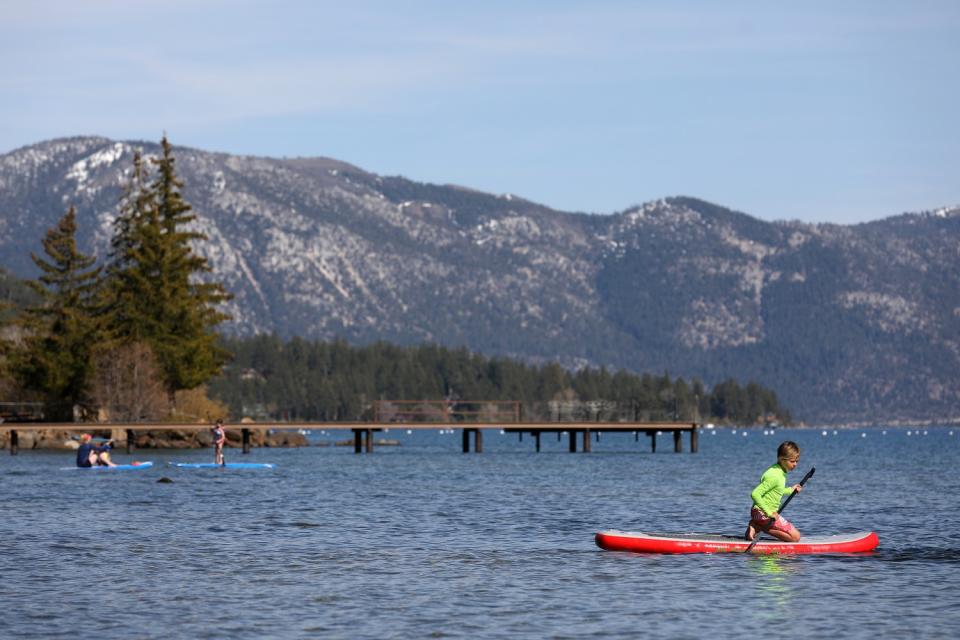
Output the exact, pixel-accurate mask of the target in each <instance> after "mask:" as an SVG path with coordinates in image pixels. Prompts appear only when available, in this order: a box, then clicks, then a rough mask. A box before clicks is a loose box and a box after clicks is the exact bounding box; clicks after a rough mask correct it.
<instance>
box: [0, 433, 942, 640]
mask: <svg viewBox="0 0 960 640" xmlns="http://www.w3.org/2000/svg"><path fill="white" fill-rule="evenodd" d="M862 433H864V432H863V431H859V430H858V431H843V430H841V431H839V432H838V433H836V434H834V433H833V431H832V430H830V431H828V432H826V434H825V435H824V433H823V432H822V431H821V430H779V431H778V432H777V433H776V434H768V435H764V433H763V430H751V431H749V432H748V435H746V436H744V435H742V432H737V433H736V434H734V433H733V432H732V431H731V430H729V429H724V430H717V431H716V432H715V433H710V432H704V433H703V434H701V436H700V452H699V453H697V454H689V453H683V454H675V453H673V451H672V448H673V447H672V444H673V443H672V438H670V437H669V436H662V437H661V438H660V442H659V443H658V444H659V447H658V448H659V449H660V451H658V452H657V453H656V454H651V453H650V451H649V441H648V439H647V438H646V437H643V436H641V438H640V442H634V440H633V436H632V435H627V434H618V435H616V436H614V435H610V434H607V435H604V436H603V438H602V440H601V441H600V442H597V443H594V451H593V453H577V454H571V453H568V452H567V451H566V448H567V444H566V440H565V439H564V441H563V442H557V441H556V437H555V436H545V437H544V440H543V451H542V452H541V453H539V454H537V453H534V452H533V442H532V440H531V439H530V438H529V437H526V438H524V441H523V442H518V441H517V437H516V435H501V434H497V433H487V434H486V435H485V437H484V448H485V452H484V453H483V454H479V455H478V454H468V455H465V454H463V453H461V452H460V433H459V432H456V433H454V434H441V433H437V432H425V433H420V432H416V433H413V434H411V435H408V434H407V433H406V432H405V431H398V430H392V431H391V432H390V433H389V434H383V435H384V436H385V437H390V438H395V439H397V440H399V441H400V443H401V444H400V446H397V447H378V448H377V449H376V451H375V452H374V453H373V454H372V455H367V454H361V455H356V454H354V453H353V448H352V447H310V448H303V449H287V450H283V449H256V450H254V451H253V452H252V453H251V454H250V455H246V456H242V455H241V454H240V453H239V452H238V451H236V450H228V451H227V455H228V460H234V461H240V460H241V459H242V461H250V462H274V463H276V464H277V465H279V466H278V468H277V469H274V470H238V471H224V470H181V469H174V468H170V467H167V466H166V463H167V462H169V461H192V462H198V461H208V460H212V453H211V452H210V451H209V450H206V451H160V452H157V451H138V452H136V454H135V455H133V456H127V455H124V454H123V453H122V452H120V451H118V453H117V455H116V456H115V458H116V459H117V460H118V461H130V460H132V459H139V460H153V461H154V463H155V465H156V466H154V467H153V468H152V469H147V470H141V471H127V472H89V471H76V470H68V471H64V470H61V469H60V468H61V467H63V466H68V465H70V464H71V463H72V462H73V461H72V456H71V455H70V454H65V453H51V452H33V451H22V452H21V453H20V455H18V456H10V455H7V454H6V453H3V455H2V457H0V504H2V511H0V513H2V518H0V534H2V540H3V546H2V548H0V575H2V580H0V609H2V611H3V615H2V616H0V637H4V638H31V637H36V638H60V637H64V638H66V637H70V638H74V637H81V636H86V637H99V638H128V637H136V638H301V637H324V638H421V637H432V638H480V637H482V638H588V637H603V638H622V637H651V638H705V637H717V638H732V637H746V636H748V635H767V634H770V635H772V636H773V637H787V638H824V637H843V638H903V637H923V638H938V637H944V638H947V637H950V638H953V637H956V636H957V633H958V632H957V629H958V628H960V606H958V605H960V540H958V533H957V532H958V527H960V473H958V462H960V456H958V448H960V429H957V430H956V431H954V432H952V433H951V432H950V431H949V430H948V429H929V430H928V431H923V430H921V431H919V432H918V431H916V430H911V432H910V435H908V433H907V430H906V429H887V430H886V434H885V435H884V433H883V432H882V429H881V428H877V429H872V430H869V431H866V432H865V433H866V437H862V435H861V434H862ZM313 437H319V438H321V439H323V437H324V436H320V435H318V434H314V435H313ZM338 437H339V438H343V437H344V436H343V435H339V436H329V439H330V440H333V439H336V438H338ZM788 438H789V439H793V440H795V441H796V442H798V443H799V444H800V447H801V449H802V455H801V461H800V465H799V466H798V468H797V470H796V471H795V472H794V473H793V474H791V476H790V477H791V479H792V480H794V481H798V480H799V479H800V477H801V476H802V475H803V473H805V472H806V471H807V470H808V469H809V468H810V467H811V466H816V468H817V472H816V475H815V476H814V477H813V479H812V480H811V481H810V482H809V484H808V485H807V488H806V490H805V491H804V492H803V493H802V494H800V495H799V496H798V497H797V498H796V499H794V500H793V501H792V502H791V503H790V506H789V509H788V511H787V512H786V513H785V515H786V516H787V517H788V518H789V519H790V520H792V521H793V522H794V523H795V524H796V525H797V526H798V527H799V528H800V530H801V531H802V532H803V533H805V534H809V535H827V534H833V533H842V532H851V531H859V530H868V529H872V530H875V531H877V533H878V534H879V536H880V548H879V549H878V550H877V551H876V552H874V553H872V554H869V555H832V556H793V557H758V556H745V555H734V554H727V555H713V556H711V555H690V556H653V555H637V554H626V553H611V552H606V551H601V550H600V549H598V548H597V547H596V546H595V545H594V541H593V535H594V533H595V532H596V531H597V530H601V529H607V528H616V529H622V530H635V531H644V530H646V531H699V532H713V533H729V534H739V533H742V531H743V529H744V525H745V523H746V520H747V515H748V512H749V497H748V494H749V492H750V490H751V489H752V488H753V486H754V485H755V484H756V482H757V480H758V479H759V476H760V473H761V472H762V471H763V470H764V469H765V468H766V466H767V465H769V464H771V463H772V462H773V460H774V458H775V452H776V446H777V444H778V443H779V442H780V441H781V440H784V439H788ZM687 447H688V440H687V437H686V436H685V437H684V448H685V449H686V448H687ZM164 476H166V477H169V478H171V479H172V480H173V482H172V483H158V482H157V480H158V479H160V478H161V477H164Z"/></svg>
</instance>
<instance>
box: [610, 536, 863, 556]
mask: <svg viewBox="0 0 960 640" xmlns="http://www.w3.org/2000/svg"><path fill="white" fill-rule="evenodd" d="M596 541H597V546H598V547H600V548H601V549H606V550H607V551H635V552H637V553H743V552H744V551H746V550H747V547H749V546H750V543H749V542H747V541H746V540H744V539H743V538H742V537H736V536H723V535H715V534H710V533H633V532H627V531H600V532H599V533H597V535H596ZM879 544H880V539H879V538H877V534H876V533H874V532H873V531H864V532H861V533H848V534H840V535H835V536H804V537H802V538H800V541H799V542H780V541H779V540H774V539H772V538H767V537H764V539H763V540H761V541H760V542H758V543H757V544H755V545H754V546H753V549H751V550H750V553H755V554H768V553H797V554H799V553H859V552H864V551H872V550H874V549H876V548H877V545H879Z"/></svg>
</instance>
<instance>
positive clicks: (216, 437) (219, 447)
mask: <svg viewBox="0 0 960 640" xmlns="http://www.w3.org/2000/svg"><path fill="white" fill-rule="evenodd" d="M212 431H213V462H214V464H223V443H225V442H226V441H227V432H226V430H225V429H224V428H223V420H217V423H216V424H215V425H213V429H212Z"/></svg>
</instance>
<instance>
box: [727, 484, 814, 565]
mask: <svg viewBox="0 0 960 640" xmlns="http://www.w3.org/2000/svg"><path fill="white" fill-rule="evenodd" d="M816 470H817V468H816V467H810V471H807V475H805V476H803V480H801V481H800V486H801V487H802V486H803V485H805V484H806V483H807V480H809V479H810V477H811V476H813V472H814V471H816ZM798 493H799V491H794V492H793V493H791V494H790V495H788V496H787V499H786V500H784V501H783V504H782V505H780V510H779V511H777V513H783V510H784V509H786V508H787V505H788V504H790V501H791V500H793V496H795V495H797V494H798ZM770 526H773V523H772V522H771V523H770ZM768 528H769V527H768ZM763 533H764V531H763V530H762V529H758V530H757V536H756V537H755V538H754V539H753V542H751V543H750V546H749V547H747V548H746V549H745V550H744V551H743V552H744V553H750V550H751V549H753V547H754V545H755V544H757V543H758V542H760V535H761V534H763Z"/></svg>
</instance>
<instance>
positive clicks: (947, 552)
mask: <svg viewBox="0 0 960 640" xmlns="http://www.w3.org/2000/svg"><path fill="white" fill-rule="evenodd" d="M873 555H874V557H876V558H877V559H878V560H883V561H885V562H948V563H956V564H960V549H953V548H949V547H947V548H944V547H904V548H902V549H881V550H878V551H876V552H875V553H874V554H873Z"/></svg>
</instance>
